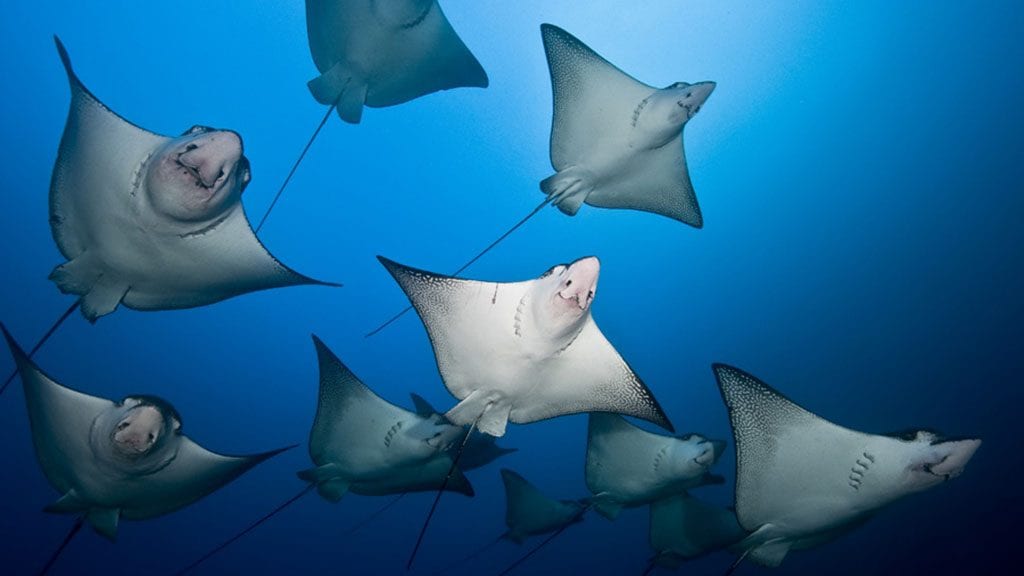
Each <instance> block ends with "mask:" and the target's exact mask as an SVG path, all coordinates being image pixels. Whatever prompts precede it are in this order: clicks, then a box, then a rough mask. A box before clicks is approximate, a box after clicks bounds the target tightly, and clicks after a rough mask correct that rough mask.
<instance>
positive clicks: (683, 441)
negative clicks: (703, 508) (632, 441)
mask: <svg viewBox="0 0 1024 576" xmlns="http://www.w3.org/2000/svg"><path fill="white" fill-rule="evenodd" d="M674 440H675V441H674V442H673V443H672V446H671V449H670V450H669V452H668V454H667V456H668V458H667V460H666V461H665V462H664V463H662V464H661V465H660V466H659V469H663V471H664V474H665V476H666V477H667V478H670V479H672V480H690V479H697V478H701V477H703V476H704V475H705V474H706V473H707V472H708V470H709V469H710V468H711V466H712V465H713V464H714V463H715V462H717V461H718V459H719V458H720V457H721V456H722V452H723V451H724V450H725V442H722V441H721V440H709V439H707V438H705V437H704V436H701V435H700V434H683V435H681V436H679V437H677V438H675V439H674Z"/></svg>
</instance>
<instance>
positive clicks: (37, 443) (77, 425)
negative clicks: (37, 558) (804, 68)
mask: <svg viewBox="0 0 1024 576" xmlns="http://www.w3.org/2000/svg"><path fill="white" fill-rule="evenodd" d="M4 336H5V337H6V338H7V342H8V345H9V346H10V348H11V352H12V354H13V355H14V357H15V360H16V362H17V364H18V370H19V372H20V374H21V378H22V383H23V386H24V390H25V401H26V405H27V407H28V414H29V422H30V424H31V429H32V443H33V445H34V447H35V451H36V456H37V458H38V460H39V465H40V467H41V468H42V470H43V473H44V475H45V476H46V479H47V480H48V481H49V482H50V484H51V485H52V486H53V487H54V488H55V489H56V490H57V491H58V492H60V493H61V495H62V496H61V498H60V499H59V500H58V501H57V502H55V503H54V504H52V505H50V506H49V507H48V508H47V511H49V512H56V513H66V514H84V515H85V517H86V519H87V520H88V521H89V523H90V524H92V525H93V527H94V528H95V529H96V530H97V531H99V532H100V533H101V534H103V535H104V536H107V537H108V538H111V539H113V538H114V537H115V535H116V530H117V523H118V520H119V518H126V519H129V520H141V519H146V518H152V517H154V516H160V515H162V514H166V513H168V512H172V511H174V510H177V509H179V508H182V507H184V506H186V505H188V504H191V503H192V502H195V501H196V500H199V499H200V498H202V497H204V496H206V495H207V494H209V493H211V492H213V491H214V490H216V489H218V488H220V487H221V486H223V485H225V484H227V483H228V482H230V481H231V480H233V479H235V478H236V477H238V476H239V475H241V474H242V473H244V472H245V471H247V470H249V469H250V468H252V467H253V466H255V465H256V464H259V463H260V462H262V461H263V460H265V459H267V458H269V457H270V456H273V455H274V454H277V453H278V452H279V450H278V451H273V452H266V453H263V454H257V455H252V456H223V455H220V454H216V453H214V452H210V451H209V450H206V449H204V448H203V447H201V446H199V445H198V444H196V443H195V442H193V441H192V440H191V439H189V438H188V437H187V436H185V435H183V434H179V433H174V434H173V435H172V436H169V437H166V438H164V439H163V443H164V444H162V445H161V447H160V451H159V453H158V454H156V456H157V461H155V462H153V465H151V466H148V465H147V466H142V467H140V466H139V462H137V461H136V462H133V461H132V460H127V459H118V458H112V457H111V453H110V451H109V450H106V449H105V444H104V443H109V442H110V441H111V434H112V432H113V428H111V427H110V426H109V424H110V423H111V422H112V420H111V419H110V417H109V415H110V413H111V412H112V411H116V410H117V409H118V405H117V404H115V403H114V402H111V401H110V400H107V399H104V398H97V397H94V396H89V395H87V394H82V393H81V392H77V391H75V390H72V389H70V388H66V387H64V386H61V385H60V384H58V383H57V382H55V381H53V380H52V379H50V378H49V377H48V376H46V375H45V374H43V372H42V371H41V370H39V368H38V367H36V366H35V364H33V363H32V361H31V360H29V359H28V357H27V356H25V354H24V352H23V351H22V350H21V349H20V348H19V347H18V345H17V344H16V343H15V342H14V340H13V339H11V337H10V335H8V334H7V332H6V330H4ZM152 456H153V455H152V454H149V455H146V458H152Z"/></svg>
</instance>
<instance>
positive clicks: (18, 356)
mask: <svg viewBox="0 0 1024 576" xmlns="http://www.w3.org/2000/svg"><path fill="white" fill-rule="evenodd" d="M0 332H3V334H4V340H6V341H7V347H8V348H10V349H11V355H12V356H14V360H15V361H16V362H17V364H18V365H19V366H20V365H21V362H22V361H23V359H25V358H26V356H25V351H24V350H22V349H21V346H20V345H18V341H17V340H15V339H14V336H13V335H11V333H10V332H9V331H8V330H7V326H5V325H4V323H3V322H0Z"/></svg>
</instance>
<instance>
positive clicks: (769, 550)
mask: <svg viewBox="0 0 1024 576" xmlns="http://www.w3.org/2000/svg"><path fill="white" fill-rule="evenodd" d="M775 532H776V530H775V526H774V525H773V524H765V525H764V526H761V527H760V528H758V529H757V530H755V531H754V532H752V533H751V534H750V535H749V536H747V537H746V538H744V539H743V541H742V542H740V543H739V545H738V547H739V548H740V549H743V550H746V552H745V553H744V556H745V557H746V558H750V559H751V560H752V561H754V562H755V563H757V564H760V565H761V566H767V567H769V568H775V567H777V566H779V565H780V564H782V561H783V560H784V559H785V558H786V554H788V553H789V548H790V546H792V542H790V541H788V540H784V539H782V538H778V537H775V538H773V537H772V534H773V533H775Z"/></svg>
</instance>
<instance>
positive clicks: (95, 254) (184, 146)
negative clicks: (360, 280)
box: [50, 40, 320, 321]
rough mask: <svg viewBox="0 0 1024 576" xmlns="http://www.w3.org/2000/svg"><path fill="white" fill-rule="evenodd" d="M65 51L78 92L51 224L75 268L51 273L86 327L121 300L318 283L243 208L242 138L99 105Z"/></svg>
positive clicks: (153, 305)
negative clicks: (153, 124)
mask: <svg viewBox="0 0 1024 576" xmlns="http://www.w3.org/2000/svg"><path fill="white" fill-rule="evenodd" d="M56 42H57V50H58V52H59V53H60V57H61V61H62V62H63V63H64V68H65V70H66V72H67V75H68V81H69V83H70V86H71V107H70V112H69V114H68V119H67V124H66V126H65V128H64V135H63V137H62V138H61V143H60V149H59V150H58V152H57V162H56V164H55V165H54V168H53V178H52V182H51V187H50V225H51V230H52V232H53V237H54V240H56V242H57V246H58V248H60V251H61V254H63V255H64V257H65V258H67V260H68V261H67V262H65V263H64V264H61V265H60V266H58V267H57V268H56V269H54V271H53V273H52V274H51V275H50V278H51V279H52V280H53V281H54V283H55V284H57V287H58V288H60V290H61V291H62V292H64V293H69V294H74V295H77V296H79V297H80V298H81V310H82V314H83V315H84V316H85V317H86V318H88V319H89V320H90V321H95V320H96V319H97V318H99V317H100V316H103V315H106V314H109V313H111V312H113V311H114V310H115V309H116V308H117V307H118V305H120V304H122V303H123V304H124V305H125V306H128V307H130V308H134V309H137V310H167V309H173V308H189V307H193V306H202V305H205V304H211V303H214V302H218V301H220V300H223V299H225V298H230V297H232V296H237V295H239V294H244V293H246V292H252V291H255V290H262V289H267V288H275V287H280V286H291V285H297V284H318V283H320V282H317V281H315V280H312V279H310V278H307V277H305V276H303V275H301V274H298V273H296V272H294V271H292V270H290V269H289V268H287V267H286V266H284V265H283V264H281V263H280V262H278V261H277V260H276V259H275V258H274V257H273V256H271V255H270V253H269V252H267V250H266V249H265V248H264V247H263V245H262V244H261V243H260V242H259V240H257V239H256V235H255V234H254V233H253V231H252V228H250V226H249V222H248V220H246V217H245V211H244V209H243V207H242V203H241V196H242V191H243V190H244V189H245V186H246V185H247V184H248V183H249V180H250V172H249V161H248V160H247V159H246V157H245V156H244V154H243V150H242V140H241V138H240V137H239V135H238V134H236V133H235V132H231V131H227V130H215V129H212V128H207V127H204V126H194V127H192V128H191V129H189V130H187V131H186V132H185V133H184V134H182V135H181V136H179V137H177V138H171V137H167V136H161V135H158V134H154V133H152V132H149V131H147V130H145V129H142V128H139V127H138V126H135V125H134V124H132V123H130V122H129V121H127V120H125V119H124V118H121V117H120V116H118V115H117V114H116V113H114V112H113V111H112V110H110V109H109V108H107V107H106V106H105V105H103V103H102V102H100V101H99V99H97V98H96V97H95V96H93V94H92V93H91V92H89V90H88V89H86V87H85V86H84V85H83V84H82V82H81V81H80V80H79V79H78V76H77V75H76V74H75V72H74V70H73V69H72V68H71V60H70V58H69V57H68V54H67V51H66V50H65V49H64V46H63V45H62V44H61V42H60V40H56Z"/></svg>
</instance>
